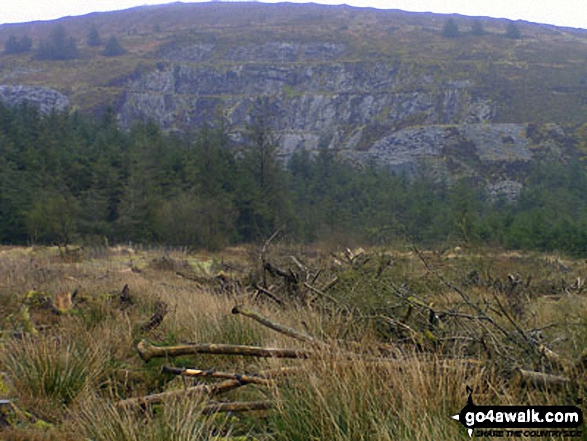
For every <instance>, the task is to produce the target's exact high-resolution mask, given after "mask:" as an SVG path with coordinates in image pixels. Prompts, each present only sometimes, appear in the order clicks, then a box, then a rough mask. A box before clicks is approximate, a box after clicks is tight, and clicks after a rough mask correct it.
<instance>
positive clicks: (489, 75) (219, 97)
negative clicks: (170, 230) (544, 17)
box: [0, 3, 587, 194]
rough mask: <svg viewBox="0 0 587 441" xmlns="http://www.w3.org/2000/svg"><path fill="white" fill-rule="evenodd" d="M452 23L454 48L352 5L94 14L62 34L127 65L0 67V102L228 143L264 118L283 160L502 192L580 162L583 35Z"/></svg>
mask: <svg viewBox="0 0 587 441" xmlns="http://www.w3.org/2000/svg"><path fill="white" fill-rule="evenodd" d="M453 18H455V20H456V22H457V23H458V24H459V26H460V29H461V35H460V37H459V38H454V39H451V38H446V37H443V36H442V27H443V25H444V23H445V22H446V19H447V17H446V16H441V15H434V14H411V13H404V12H401V11H377V10H372V9H357V8H350V7H329V6H318V5H292V4H279V5H262V4H218V3H213V4H191V5H182V4H175V5H169V6H165V7H163V6H161V7H156V8H137V9H134V10H129V11H123V12H118V13H108V14H93V15H90V16H86V17H79V18H70V19H66V20H62V23H63V24H64V26H65V27H66V28H68V29H69V30H70V32H72V34H74V35H76V33H77V35H78V37H79V38H82V36H83V32H84V30H85V29H87V28H88V26H89V25H90V24H92V25H94V26H96V28H97V29H98V30H101V31H102V32H103V33H105V32H109V33H116V34H117V35H120V40H121V41H122V43H123V45H125V46H126V47H127V48H128V49H129V51H128V53H127V54H126V55H125V56H122V57H116V58H107V57H102V56H100V53H99V52H97V50H96V49H93V48H89V47H86V48H84V50H83V54H82V57H81V59H78V60H73V61H69V62H40V61H38V60H37V61H36V60H32V59H31V58H30V56H28V57H29V58H27V56H26V55H22V56H3V57H2V58H0V60H2V65H1V68H0V78H4V82H5V83H6V84H7V86H10V87H11V88H8V87H3V88H2V89H0V96H2V95H4V96H7V95H9V96H12V98H11V101H15V98H14V97H15V96H22V92H23V91H26V90H30V92H31V93H30V96H31V98H32V99H33V100H36V101H39V99H37V98H35V94H37V95H36V96H37V97H38V96H39V90H40V89H32V88H30V87H31V86H34V87H37V88H39V87H43V88H47V87H49V88H53V89H55V90H56V91H58V92H55V93H58V94H60V95H55V96H54V97H53V98H54V100H55V102H56V103H58V104H59V106H62V105H63V103H67V102H68V101H67V100H69V102H70V103H71V105H72V106H73V107H76V108H79V109H81V110H82V111H94V112H99V111H100V109H103V108H104V107H105V106H106V105H114V106H115V108H116V111H117V112H118V114H119V118H120V124H121V125H122V126H124V127H130V126H131V125H132V123H133V122H134V121H136V120H147V119H152V120H155V121H156V122H158V123H159V124H161V126H162V127H164V128H166V129H170V130H191V129H197V128H198V127H200V126H202V125H203V124H215V123H218V121H219V120H220V119H223V120H224V123H225V125H226V128H227V130H228V131H229V133H230V136H231V138H232V139H233V141H234V143H235V145H236V146H238V145H240V144H242V142H243V132H244V131H246V128H247V127H248V126H249V125H250V124H252V123H253V120H252V115H254V114H259V113H262V114H263V115H265V116H266V118H265V119H266V121H267V124H268V125H269V127H270V128H271V130H272V132H273V134H274V136H275V140H276V143H277V144H278V146H279V153H280V155H281V156H282V157H283V158H284V159H285V160H287V158H288V157H289V156H290V155H291V154H292V153H293V152H294V151H296V150H298V149H301V148H305V149H308V150H316V149H318V148H319V147H328V148H329V149H332V150H334V151H336V152H338V154H339V155H341V156H343V157H345V158H348V159H349V160H351V161H355V162H358V163H364V162H369V161H373V160H374V161H376V162H378V163H380V164H384V165H387V166H389V167H390V168H391V169H394V170H400V169H401V170H407V171H409V172H413V171H414V170H415V169H416V168H417V167H418V166H419V165H421V164H422V163H425V164H427V165H429V166H430V167H431V168H432V169H433V170H434V171H435V173H443V174H445V175H446V176H449V177H451V176H456V175H462V174H472V175H479V176H481V177H482V178H483V179H485V180H487V182H488V183H489V185H491V186H492V188H495V189H496V191H497V192H499V191H501V189H505V190H504V191H505V193H508V194H510V193H512V192H513V191H515V188H518V183H519V182H521V181H522V180H523V175H524V170H525V169H526V168H527V164H528V163H529V161H532V160H533V159H534V158H537V157H540V156H542V157H544V156H548V155H555V156H557V157H562V158H568V159H569V160H571V159H573V158H577V157H579V155H580V152H578V151H577V148H576V145H577V142H578V140H577V136H576V129H577V128H578V127H579V126H580V125H581V124H584V123H585V121H586V120H587V112H586V111H587V32H586V31H581V30H575V29H564V28H556V27H554V26H545V25H538V24H531V23H523V22H519V23H518V26H519V28H520V30H521V34H522V38H521V39H509V38H506V37H505V35H504V29H505V26H506V24H507V23H508V22H507V21H505V20H495V19H487V18H484V19H481V20H482V23H483V26H484V30H485V34H484V35H473V34H471V33H470V32H469V28H470V27H471V26H472V23H473V19H471V18H467V17H458V16H456V17H453ZM27 26H28V27H27ZM27 29H28V30H29V31H30V32H31V33H33V34H34V35H37V36H38V38H39V39H41V38H43V35H47V32H49V30H50V24H48V23H38V24H28V25H20V27H14V26H12V27H6V26H4V27H0V40H1V39H3V38H4V39H5V38H7V36H8V35H10V32H15V30H18V31H19V32H24V31H26V30H27ZM65 79H67V80H68V81H64V80H65ZM23 85H25V86H27V87H29V89H26V88H23V87H22V86H23ZM15 87H16V89H15ZM15 90H19V91H20V92H18V93H15V92H14V91H15ZM43 90H45V91H47V89H43ZM53 98H49V95H46V94H45V95H44V96H43V97H42V98H40V101H41V102H43V103H47V102H50V101H51V99H53ZM18 99H20V98H18ZM17 101H18V100H17Z"/></svg>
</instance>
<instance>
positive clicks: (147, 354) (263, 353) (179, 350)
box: [137, 340, 314, 361]
mask: <svg viewBox="0 0 587 441" xmlns="http://www.w3.org/2000/svg"><path fill="white" fill-rule="evenodd" d="M137 349H138V352H139V355H140V357H141V358H142V359H143V360H144V361H149V360H151V359H152V358H160V357H180V356H182V355H195V354H219V355H240V356H249V357H264V358H308V357H310V356H311V355H313V354H314V352H312V351H308V350H304V349H280V348H263V347H258V346H244V345H227V344H214V343H199V344H189V345H179V346H154V345H152V344H151V343H149V342H148V341H146V340H141V341H140V342H139V344H138V345H137Z"/></svg>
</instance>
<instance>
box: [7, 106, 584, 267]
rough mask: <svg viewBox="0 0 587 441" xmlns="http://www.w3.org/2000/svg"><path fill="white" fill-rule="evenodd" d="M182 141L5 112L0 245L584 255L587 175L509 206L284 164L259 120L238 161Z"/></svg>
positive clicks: (217, 143)
mask: <svg viewBox="0 0 587 441" xmlns="http://www.w3.org/2000/svg"><path fill="white" fill-rule="evenodd" d="M218 126H219V127H218V128H214V129H213V128H207V127H204V128H202V129H200V130H198V131H196V132H193V133H186V134H182V135H178V134H171V133H169V134H168V133H164V132H163V131H162V130H161V129H160V128H159V127H158V126H157V125H155V124H154V123H138V124H136V125H135V126H133V127H132V128H131V129H130V130H128V131H123V130H121V129H120V128H119V127H118V126H117V122H116V117H115V114H114V112H113V111H112V110H109V111H107V112H105V114H104V115H103V116H102V117H101V118H99V119H96V120H94V119H89V118H85V117H82V116H80V115H79V114H77V113H71V114H69V113H56V112H54V113H50V114H47V115H42V114H40V113H39V111H38V110H37V109H36V108H34V107H32V106H27V105H23V106H21V107H17V108H8V107H4V106H1V105H0V242H1V243H3V244H30V243H39V244H61V245H66V244H71V243H79V244H87V245H103V244H105V243H110V244H112V243H116V242H121V243H124V242H128V241H133V242H135V243H143V244H165V245H170V246H188V247H191V248H194V249H198V248H208V249H218V248H220V247H223V246H226V245H229V244H234V243H242V242H256V241H262V240H264V239H266V238H267V237H268V236H269V235H270V234H271V233H272V232H274V231H275V230H276V229H278V228H280V227H281V226H285V231H286V232H287V234H288V236H289V237H290V238H291V239H292V240H297V241H300V242H306V243H311V242H316V241H324V242H326V241H328V242H331V243H340V244H343V245H344V244H351V243H353V242H354V243H363V244H385V243H389V242H390V241H394V240H395V239H396V238H397V237H399V236H400V235H403V234H407V235H409V236H410V237H411V238H412V239H413V240H415V241H416V242H417V243H419V244H423V245H434V244H451V243H462V242H463V241H466V242H468V243H473V244H490V245H501V246H504V247H509V248H525V249H537V250H557V251H564V252H568V253H572V254H576V255H583V256H585V255H587V200H586V199H585V197H584V195H585V194H586V193H587V170H586V168H585V166H584V165H583V164H582V163H580V162H578V161H576V162H573V163H572V164H562V163H557V162H553V161H548V162H537V163H536V164H535V165H534V166H533V169H532V170H531V171H530V172H529V174H528V176H527V179H526V182H525V188H524V190H523V191H522V193H521V194H520V196H519V198H518V199H517V201H516V202H515V203H510V202H507V201H504V200H491V199H490V198H489V197H488V195H487V193H486V191H485V190H484V186H483V185H480V184H476V182H475V181H473V180H461V181H458V182H453V183H452V184H451V185H448V184H446V183H442V182H439V181H438V179H437V178H435V177H434V175H433V174H432V173H427V172H426V169H423V170H421V171H420V172H418V173H416V175H415V176H407V175H406V174H401V173H400V174H394V173H391V172H390V170H388V169H385V168H383V167H380V166H377V165H375V164H371V165H367V166H364V167H356V166H353V165H351V164H348V163H346V162H343V161H340V160H338V159H336V157H335V156H334V155H333V154H332V152H330V151H329V150H327V149H321V150H320V151H319V152H318V153H317V154H310V153H309V152H307V151H301V152H298V153H296V154H294V155H293V157H292V158H291V159H290V160H289V162H288V163H287V164H283V162H282V161H280V160H279V158H278V157H277V152H276V149H275V140H274V137H273V135H272V133H271V130H270V129H268V126H267V124H266V122H264V121H263V119H262V118H257V119H255V118H253V119H252V121H251V126H250V127H249V129H248V130H247V133H246V136H245V145H244V147H243V148H242V149H241V150H240V151H239V152H238V154H235V151H234V148H233V147H231V146H230V145H229V140H228V137H227V135H226V133H225V132H224V130H223V128H222V125H221V124H218Z"/></svg>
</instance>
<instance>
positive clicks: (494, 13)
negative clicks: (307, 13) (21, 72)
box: [0, 0, 587, 29]
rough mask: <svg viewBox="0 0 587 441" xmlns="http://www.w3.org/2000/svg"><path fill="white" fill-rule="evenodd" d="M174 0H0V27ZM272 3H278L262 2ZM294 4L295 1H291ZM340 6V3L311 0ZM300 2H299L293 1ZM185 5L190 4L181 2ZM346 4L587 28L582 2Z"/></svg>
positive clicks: (391, 0) (363, 0)
mask: <svg viewBox="0 0 587 441" xmlns="http://www.w3.org/2000/svg"><path fill="white" fill-rule="evenodd" d="M173 1H175V0H92V1H89V2H85V1H80V0H52V1H49V0H44V1H43V0H0V24H4V23H19V22H27V21H35V20H52V19H55V18H60V17H64V16H68V15H83V14H88V13H90V12H96V11H112V10H118V9H127V8H131V7H134V6H140V5H155V4H162V3H172V2H173ZM263 1H266V2H268V3H275V2H277V0H263ZM293 1H296V0H293ZM314 1H315V2H316V3H322V4H341V3H342V2H341V0H314ZM296 2H299V3H303V2H301V1H296ZM184 3H190V1H189V0H184ZM346 4H349V5H351V6H359V7H361V6H362V7H374V8H379V9H402V10H405V11H414V12H437V13H457V14H463V15H470V16H486V17H496V18H509V19H512V20H526V21H531V22H535V23H548V24H554V25H557V26H568V27H575V28H583V29H587V6H586V5H585V0H558V1H555V0H347V1H346Z"/></svg>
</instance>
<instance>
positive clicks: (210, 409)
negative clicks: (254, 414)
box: [202, 401, 274, 415]
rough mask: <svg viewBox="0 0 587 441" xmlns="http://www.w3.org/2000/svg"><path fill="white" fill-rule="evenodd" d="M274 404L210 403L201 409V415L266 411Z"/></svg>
mask: <svg viewBox="0 0 587 441" xmlns="http://www.w3.org/2000/svg"><path fill="white" fill-rule="evenodd" d="M273 406H274V404H273V403H272V402H271V401H245V402H233V403H210V404H207V405H206V406H205V407H204V408H203V409H202V413H203V414H205V415H206V414H211V413H219V412H250V411H255V410H268V409H271V408H272V407H273Z"/></svg>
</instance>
